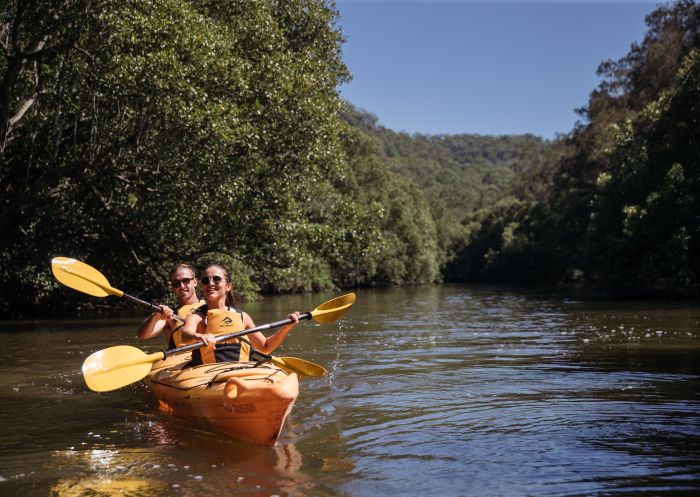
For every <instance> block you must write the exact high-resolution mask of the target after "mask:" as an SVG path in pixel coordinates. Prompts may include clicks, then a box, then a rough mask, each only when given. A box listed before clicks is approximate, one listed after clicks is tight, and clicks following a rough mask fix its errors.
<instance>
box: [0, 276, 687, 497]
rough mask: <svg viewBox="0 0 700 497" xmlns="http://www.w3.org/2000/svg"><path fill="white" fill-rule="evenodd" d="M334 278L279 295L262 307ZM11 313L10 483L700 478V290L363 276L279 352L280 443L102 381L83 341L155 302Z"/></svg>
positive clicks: (303, 490)
mask: <svg viewBox="0 0 700 497" xmlns="http://www.w3.org/2000/svg"><path fill="white" fill-rule="evenodd" d="M330 297H331V295H330V294H326V295H314V296H285V297H275V298H268V299H265V300H264V301H262V302H259V303H254V304H249V305H246V306H245V309H246V310H247V311H248V312H249V313H250V314H251V316H252V317H253V319H254V320H255V321H256V323H257V324H262V323H266V322H270V321H275V320H278V319H281V318H283V317H285V316H286V314H287V313H288V312H289V311H290V310H293V309H300V310H310V309H313V308H314V307H316V306H317V305H319V304H320V303H321V302H323V301H324V300H326V299H328V298H330ZM135 312H136V317H133V318H119V319H99V320H86V319H85V320H71V321H67V320H63V321H51V322H49V321H36V322H23V323H16V322H10V323H8V322H5V323H1V324H0V330H1V331H0V336H1V337H2V338H3V345H4V346H3V350H2V355H3V366H2V373H3V374H2V376H1V377H0V495H3V496H4V495H8V496H14V495H22V496H25V497H30V496H35V495H36V496H46V495H55V496H88V495H91V496H95V495H98V496H102V495H133V496H160V495H183V496H195V495H196V496H198V497H202V496H208V495H212V496H213V495H217V496H218V495H254V496H272V495H278V496H284V495H306V496H311V495H314V496H335V495H343V496H376V495H409V496H410V495H416V496H423V495H442V496H462V495H464V496H466V495H470V496H472V495H615V494H626V495H639V494H648V495H662V494H694V493H695V494H697V493H698V492H700V388H698V387H699V386H700V382H699V378H700V366H699V364H700V360H699V359H700V343H699V341H698V336H699V335H700V307H699V306H698V305H697V303H667V302H610V301H605V300H597V299H593V298H590V297H571V296H565V295H557V294H551V293H545V292H539V293H538V292H533V291H519V290H509V289H504V288H488V287H466V286H435V287H419V288H411V289H397V290H377V291H366V290H365V291H360V292H358V300H357V303H356V304H355V306H353V308H352V310H351V311H350V312H349V313H348V314H347V315H346V316H345V318H344V319H343V320H342V321H340V322H338V323H336V324H331V325H318V324H315V323H309V322H306V323H304V324H303V325H301V326H299V327H298V328H296V329H295V330H294V332H293V333H292V334H291V335H290V336H289V338H288V339H287V341H286V342H285V344H284V345H283V347H282V348H281V349H279V350H278V351H277V352H276V355H280V356H285V355H286V356H294V357H301V358H304V359H307V360H310V361H313V362H316V363H319V364H322V365H324V366H325V367H326V368H327V369H328V370H329V373H330V374H329V375H328V376H327V377H325V378H319V379H304V380H302V383H301V393H300V396H299V399H298V400H297V403H296V405H295V408H294V410H293V411H292V414H291V415H290V418H289V419H288V422H287V426H286V427H285V430H284V432H283V435H282V437H281V439H280V443H279V444H278V446H277V447H275V448H260V447H254V446H250V445H246V444H243V443H239V442H235V441H230V440H226V439H223V438H222V437H221V436H219V435H216V434H213V433H208V432H206V431H201V430H198V429H195V428H193V427H192V426H189V425H187V424H185V423H183V422H180V421H178V420H177V419H174V418H172V417H168V416H165V415H162V414H159V413H157V412H156V411H155V409H154V405H153V402H152V400H151V398H150V396H149V393H148V392H147V390H146V389H145V388H144V387H143V386H142V385H141V384H135V385H131V386H129V387H125V388H123V389H120V390H118V391H115V392H109V393H102V394H96V393H93V392H90V391H88V390H87V389H86V388H85V386H84V384H83V381H82V376H81V373H80V366H81V364H82V361H83V360H84V359H85V358H86V357H87V356H88V355H89V354H90V353H92V352H94V351H95V350H99V349H102V348H106V347H109V346H112V345H122V344H127V345H138V346H140V347H141V348H143V349H144V350H146V351H154V350H158V349H159V348H160V347H161V346H162V342H161V341H160V339H159V338H157V339H155V340H151V341H148V342H141V343H139V342H138V341H137V340H136V339H135V338H134V335H135V330H136V327H137V325H138V323H139V322H140V320H141V318H142V317H143V315H140V314H139V310H138V309H136V310H135Z"/></svg>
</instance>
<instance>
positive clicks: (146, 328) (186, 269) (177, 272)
mask: <svg viewBox="0 0 700 497" xmlns="http://www.w3.org/2000/svg"><path fill="white" fill-rule="evenodd" d="M170 286H171V288H172V290H173V292H175V296H176V297H177V306H176V307H175V308H174V309H171V308H170V307H168V306H166V305H161V308H162V310H161V311H156V312H154V313H153V314H151V316H150V317H149V318H147V319H146V320H145V321H144V322H143V323H141V326H140V327H139V329H138V337H139V338H141V339H144V340H145V339H149V338H153V337H154V336H156V335H158V334H160V333H161V332H162V331H163V330H165V331H166V333H167V337H166V338H167V340H168V348H170V349H174V348H175V347H179V346H181V345H186V344H188V343H192V342H193V341H194V340H188V339H183V337H182V329H181V328H182V325H183V321H178V320H175V319H173V316H174V315H176V314H177V315H178V316H180V317H181V318H183V319H184V318H186V317H187V315H188V314H191V313H192V312H194V311H195V310H196V309H197V307H199V306H200V305H202V304H204V301H203V300H199V297H197V278H196V277H195V269H194V267H192V266H190V265H189V264H178V265H177V266H175V267H174V268H173V269H172V271H170Z"/></svg>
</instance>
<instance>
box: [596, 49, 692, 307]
mask: <svg viewBox="0 0 700 497" xmlns="http://www.w3.org/2000/svg"><path fill="white" fill-rule="evenodd" d="M698 129H700V52H692V53H691V54H690V55H689V56H688V57H687V59H686V60H685V62H684V64H683V67H682V68H681V70H680V72H679V74H678V76H677V81H676V82H674V84H673V85H672V89H671V90H670V91H668V92H665V93H664V94H662V96H661V97H660V98H659V99H658V100H656V101H654V102H652V103H650V104H649V105H647V107H646V108H645V109H643V110H642V111H641V112H640V113H639V115H638V116H637V117H636V118H635V119H634V120H629V121H627V122H626V123H625V124H624V125H623V126H621V127H620V128H619V129H618V132H617V136H616V142H615V147H614V149H613V151H612V153H611V162H612V165H613V167H612V168H611V170H610V172H607V173H603V174H601V175H600V177H599V180H598V188H597V190H596V196H595V199H594V203H593V211H592V214H591V223H590V226H589V229H590V234H589V237H588V238H589V240H588V244H589V246H590V252H591V258H592V264H591V265H592V267H594V268H595V269H596V270H598V271H600V272H601V273H604V274H605V275H606V278H605V279H606V283H607V284H608V285H609V286H611V287H612V288H613V289H614V290H616V291H624V292H625V293H660V292H668V293H672V294H674V295H692V294H694V293H697V292H698V289H699V286H700V281H699V280H700V278H699V277H700V252H699V251H698V248H700V225H699V223H698V219H700V207H699V206H700V198H699V197H698V193H697V192H698V188H697V185H698V184H700V144H699V143H698V140H697V136H698Z"/></svg>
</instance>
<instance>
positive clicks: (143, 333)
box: [136, 305, 173, 340]
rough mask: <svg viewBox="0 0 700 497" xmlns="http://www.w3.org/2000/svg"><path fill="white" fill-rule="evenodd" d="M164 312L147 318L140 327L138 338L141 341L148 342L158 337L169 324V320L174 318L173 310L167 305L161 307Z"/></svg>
mask: <svg viewBox="0 0 700 497" xmlns="http://www.w3.org/2000/svg"><path fill="white" fill-rule="evenodd" d="M161 308H162V311H156V312H154V313H153V314H151V315H150V317H148V318H146V319H145V320H144V321H143V323H141V326H139V329H138V331H137V332H136V336H138V337H139V338H140V339H141V340H147V339H149V338H153V337H154V336H156V335H158V334H159V333H160V332H161V331H163V329H164V328H165V326H166V325H167V324H168V320H169V319H172V317H173V310H172V309H171V308H170V307H168V306H167V305H163V306H161Z"/></svg>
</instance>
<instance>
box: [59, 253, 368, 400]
mask: <svg viewBox="0 0 700 497" xmlns="http://www.w3.org/2000/svg"><path fill="white" fill-rule="evenodd" d="M51 271H52V272H53V274H54V276H55V277H56V279H57V280H58V281H59V282H61V283H63V284H64V285H66V286H67V287H70V288H72V289H74V290H78V291H80V292H83V293H86V294H88V295H92V296H94V297H107V296H109V295H113V296H115V297H124V298H125V299H127V300H128V301H130V302H132V303H134V304H138V305H142V306H144V307H146V308H148V309H149V310H154V311H155V310H157V311H160V310H162V309H161V307H160V306H158V305H155V304H152V303H151V302H147V301H145V300H141V299H139V298H136V297H134V296H133V295H129V294H127V293H124V292H123V291H122V290H119V289H117V288H114V287H112V286H111V285H110V283H109V280H107V278H106V277H105V276H104V275H103V274H102V273H100V272H99V271H98V270H97V269H95V268H94V267H92V266H90V265H89V264H85V263H84V262H81V261H78V260H76V259H71V258H68V257H54V258H53V259H52V260H51ZM354 302H355V294H347V295H343V296H341V297H337V298H335V299H331V300H329V301H327V302H324V303H323V304H321V305H320V306H318V307H317V308H316V309H314V310H313V311H311V312H310V313H308V312H307V313H305V314H304V315H302V316H300V319H311V318H313V319H314V320H315V321H317V322H319V323H331V322H333V321H336V320H338V319H340V316H342V314H343V313H344V312H345V311H346V310H347V309H348V308H349V307H350V306H351V305H352V304H353V303H354ZM311 314H313V316H312V315H311ZM173 318H174V319H177V320H179V321H183V322H184V319H183V318H181V317H180V316H177V315H175V316H173ZM291 322H292V320H291V319H286V320H283V321H278V322H275V323H270V324H266V325H261V326H258V327H256V328H251V329H249V330H244V332H245V333H244V334H248V333H253V332H255V331H261V330H267V329H271V328H276V327H279V326H284V325H285V324H289V323H291ZM239 333H240V332H239ZM241 336H242V335H241ZM228 338H235V337H231V336H230V335H221V337H220V338H217V341H219V340H225V339H228ZM192 345H198V344H192ZM201 345H203V344H199V346H201ZM120 347H128V348H130V349H133V350H137V351H139V353H141V354H143V352H141V351H140V350H139V349H136V348H135V347H129V346H126V345H125V346H120ZM118 348H119V347H111V348H110V349H105V350H111V349H118ZM191 348H192V349H194V348H198V347H191ZM187 350H190V349H184V350H180V349H172V350H170V351H162V352H159V353H156V355H158V356H160V354H161V353H162V354H165V355H163V357H158V358H157V359H155V360H153V361H148V362H146V363H145V364H147V365H148V370H147V371H146V372H145V373H143V374H142V375H140V376H138V377H137V378H136V379H135V380H133V381H128V382H127V383H124V384H123V385H119V386H124V385H128V384H129V383H133V382H134V381H137V380H139V379H141V378H143V377H144V376H146V374H148V371H150V368H151V364H152V363H153V362H156V361H158V360H160V359H163V358H165V357H166V356H167V355H171V354H174V353H177V352H185V351H187ZM100 352H104V351H100ZM120 353H121V352H119V351H117V352H115V353H114V355H115V356H118V355H119V354H120ZM124 353H125V354H126V356H125V357H124V359H125V361H124V362H125V363H126V362H129V361H130V360H131V359H134V358H135V357H137V356H136V355H135V354H134V353H133V351H130V352H124ZM255 353H256V354H258V356H259V357H263V358H265V359H267V360H269V361H271V362H272V363H273V364H275V365H276V366H278V367H280V368H282V369H285V370H287V371H288V372H289V371H293V372H295V373H299V374H301V375H304V376H323V375H324V374H326V370H325V369H324V368H323V367H322V366H320V365H318V364H314V363H313V362H309V361H306V360H304V359H299V358H296V357H275V356H271V355H267V354H262V353H261V352H258V351H255ZM96 354H98V352H96V353H95V354H93V356H94V355H96ZM90 357H92V356H90ZM90 357H88V359H90ZM139 357H140V356H139ZM140 358H142V357H140ZM100 360H101V359H99V358H95V362H99V361H100ZM105 360H106V361H107V363H106V365H109V364H111V363H110V362H109V361H111V359H105ZM86 363H87V360H86V361H85V363H83V376H85V364H86ZM105 368H106V366H104V367H102V368H98V369H105ZM132 371H133V372H140V369H137V368H131V367H127V370H126V371H125V374H128V373H130V372H132ZM86 382H87V377H86ZM88 386H89V387H90V385H88ZM119 386H117V387H115V388H119ZM90 388H91V389H92V390H95V389H94V388H92V387H90ZM108 390H113V388H110V389H108ZM95 391H106V390H95Z"/></svg>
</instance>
